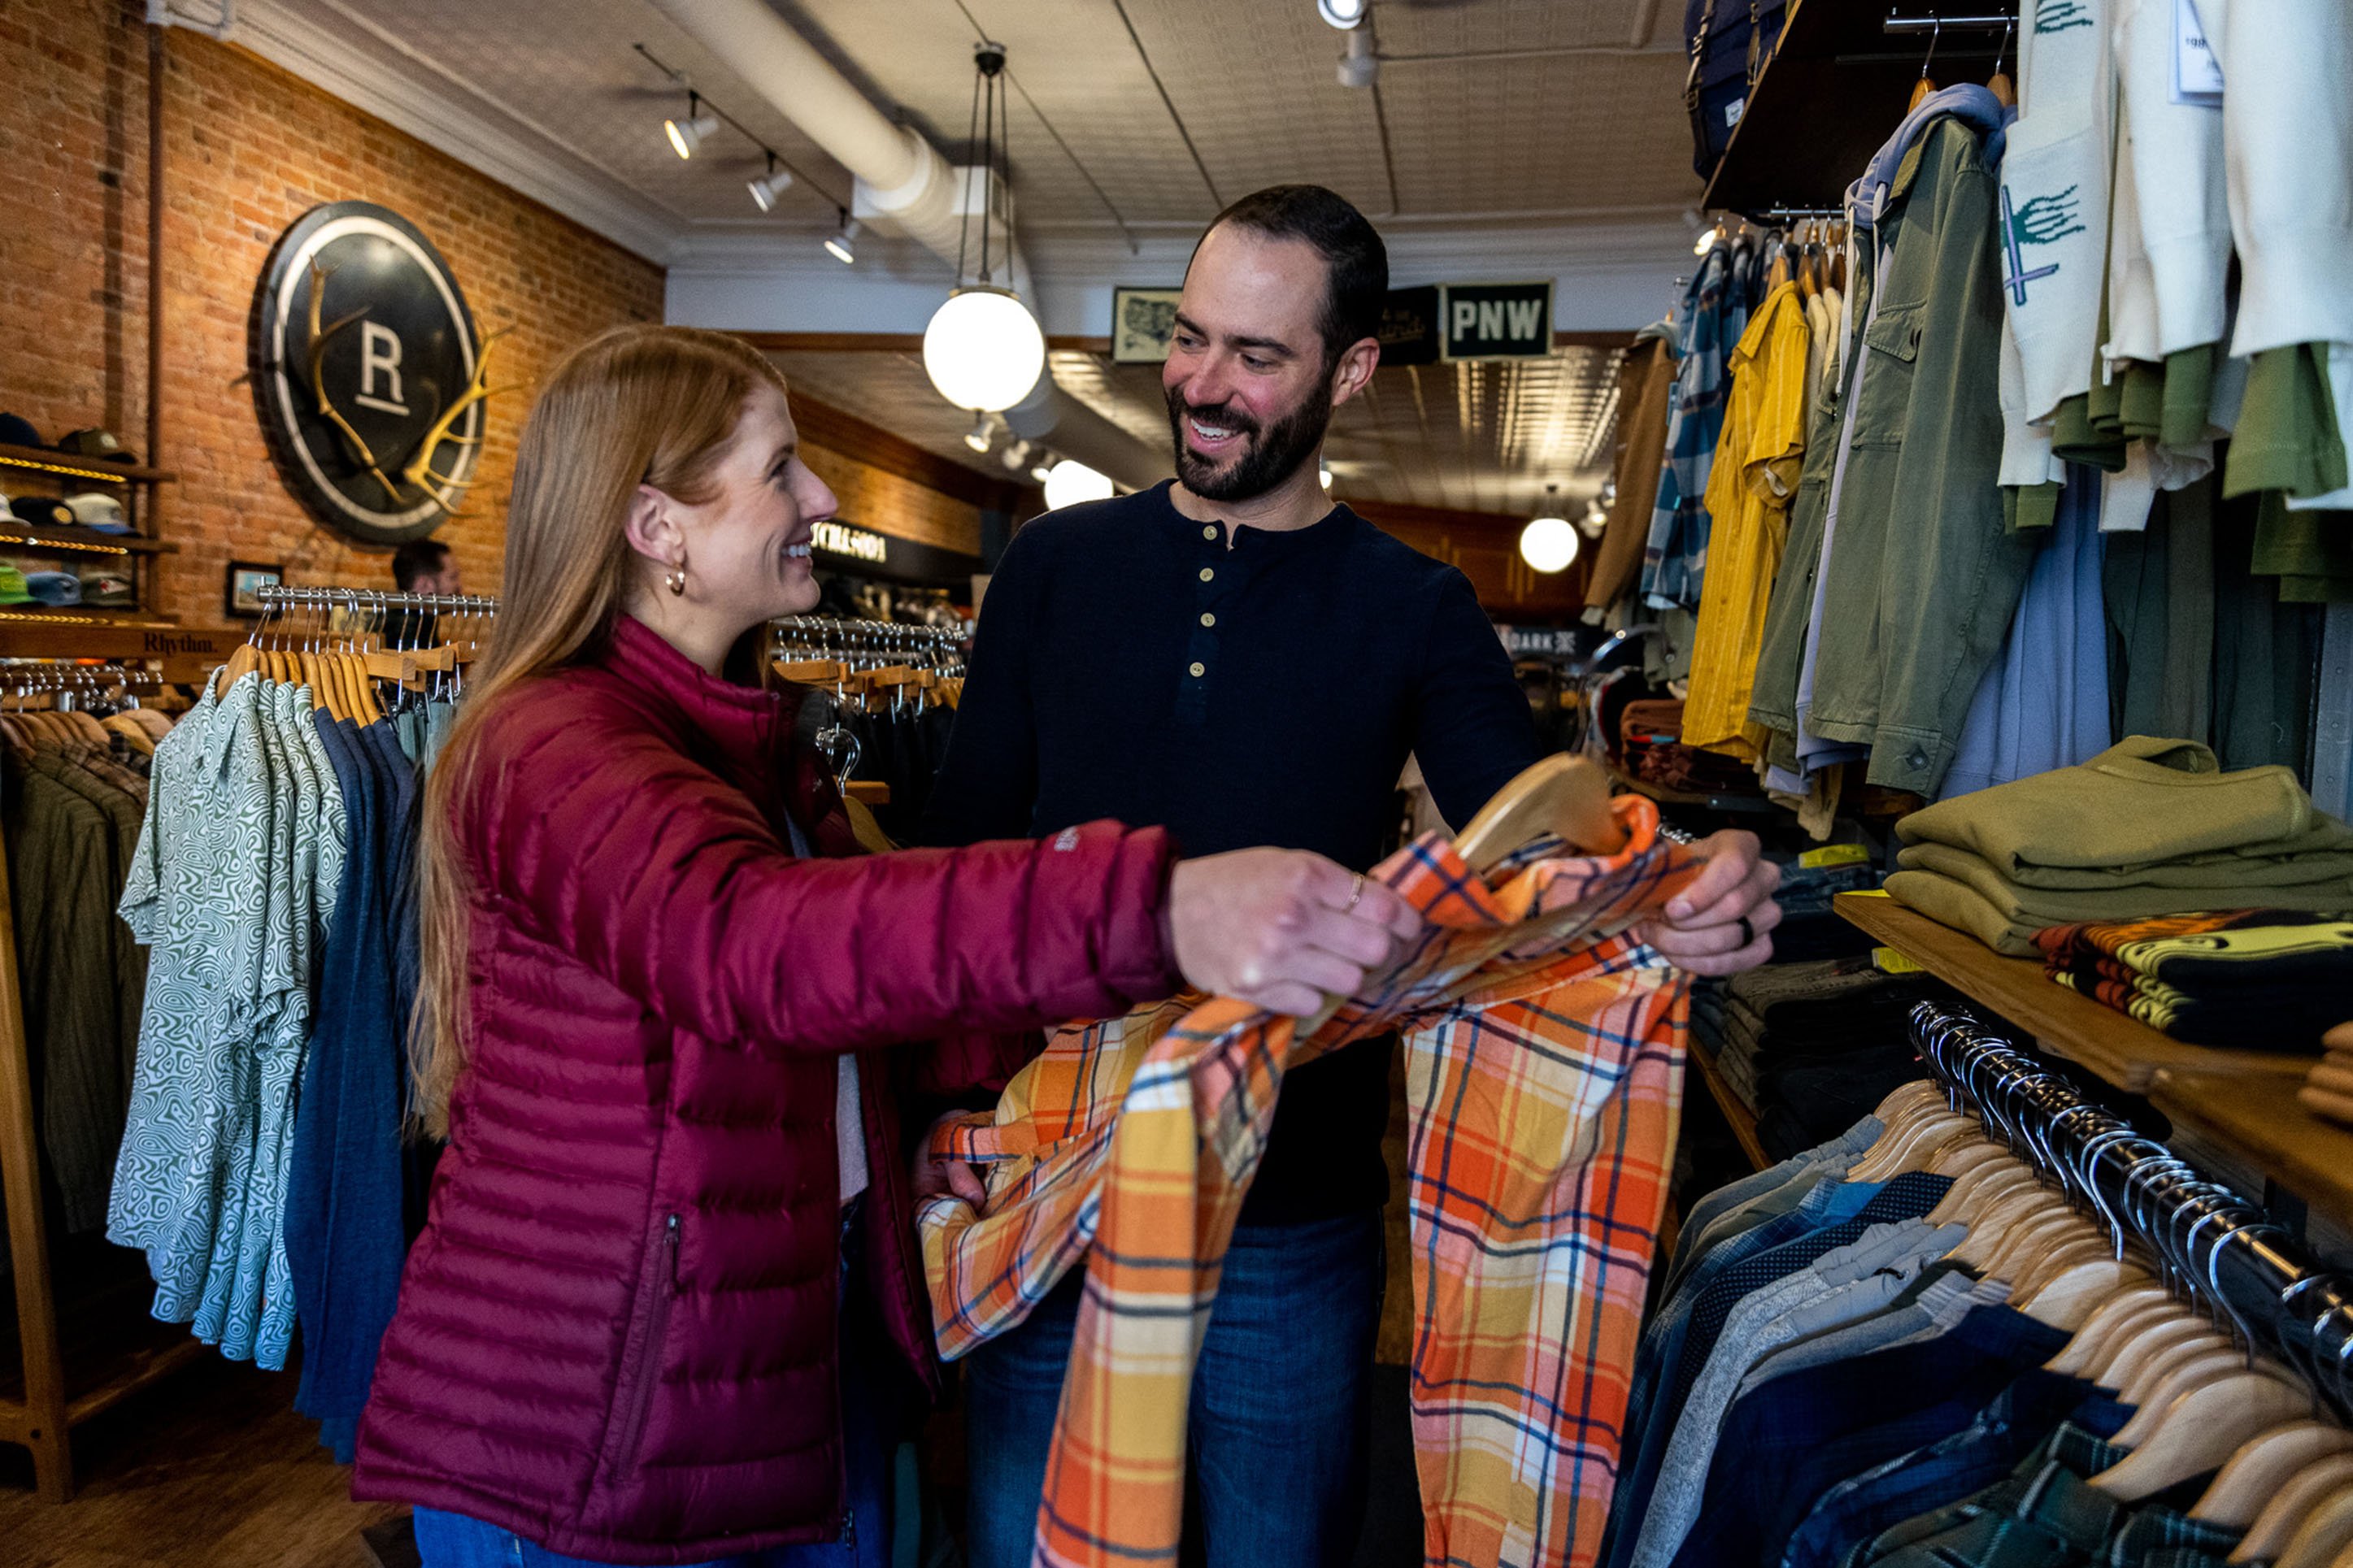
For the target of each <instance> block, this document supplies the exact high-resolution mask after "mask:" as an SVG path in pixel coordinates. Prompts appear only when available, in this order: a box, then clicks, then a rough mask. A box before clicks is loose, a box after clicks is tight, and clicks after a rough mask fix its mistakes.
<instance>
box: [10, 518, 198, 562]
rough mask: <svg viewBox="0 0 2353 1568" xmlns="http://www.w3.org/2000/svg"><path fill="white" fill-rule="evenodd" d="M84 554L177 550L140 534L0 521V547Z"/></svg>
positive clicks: (148, 552) (142, 553)
mask: <svg viewBox="0 0 2353 1568" xmlns="http://www.w3.org/2000/svg"><path fill="white" fill-rule="evenodd" d="M9 545H14V546H16V547H18V548H21V549H30V550H47V549H52V548H54V549H58V550H84V551H88V552H90V553H91V554H94V555H119V554H131V555H176V554H178V553H179V552H180V547H179V546H178V545H176V544H166V543H164V541H162V540H160V539H150V538H148V537H147V536H146V535H145V534H143V533H100V532H99V531H97V530H96V529H90V528H50V527H47V526H45V525H43V524H41V523H37V522H20V521H15V520H13V519H11V520H8V521H0V547H5V546H9Z"/></svg>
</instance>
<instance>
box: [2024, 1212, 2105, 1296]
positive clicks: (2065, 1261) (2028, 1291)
mask: <svg viewBox="0 0 2353 1568" xmlns="http://www.w3.org/2000/svg"><path fill="white" fill-rule="evenodd" d="M2113 1256H2114V1255H2113V1254H2111V1253H2110V1252H2109V1250H2108V1238H2107V1237H2105V1236H2102V1235H2101V1234H2100V1233H2099V1232H2098V1231H2096V1230H2094V1229H2093V1228H2092V1226H2089V1225H2087V1224H2084V1222H2083V1221H2082V1220H2081V1219H2078V1220H2077V1222H2076V1224H2075V1226H2074V1227H2073V1228H2072V1229H2070V1230H2069V1231H2067V1232H2065V1233H2064V1234H2063V1235H2060V1236H2056V1237H2052V1241H2051V1244H2050V1246H2049V1247H2048V1248H2047V1249H2046V1250H2044V1251H2043V1252H2042V1253H2041V1254H2040V1255H2039V1256H2037V1257H2033V1258H2027V1259H2026V1260H2025V1262H2024V1263H2023V1264H2022V1265H2021V1268H2020V1270H2019V1275H2018V1279H2016V1281H2014V1283H2015V1285H2016V1287H2017V1289H2018V1292H2019V1293H2020V1294H2021V1295H2022V1296H2025V1297H2026V1298H2028V1299H2029V1300H2031V1299H2033V1298H2034V1297H2035V1296H2037V1295H2039V1294H2041V1293H2042V1288H2043V1287H2044V1286H2045V1285H2048V1284H2050V1283H2051V1281H2052V1280H2053V1279H2058V1278H2059V1276H2061V1275H2062V1274H2064V1273H2065V1272H2066V1271H2067V1270H2068V1269H2070V1268H2073V1267H2075V1265H2077V1264H2079V1263H2099V1262H2103V1261H2105V1260H2107V1259H2109V1258H2112V1257H2113Z"/></svg>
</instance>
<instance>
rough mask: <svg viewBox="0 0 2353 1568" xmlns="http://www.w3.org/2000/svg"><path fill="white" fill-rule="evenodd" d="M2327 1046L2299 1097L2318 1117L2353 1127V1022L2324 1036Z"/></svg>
mask: <svg viewBox="0 0 2353 1568" xmlns="http://www.w3.org/2000/svg"><path fill="white" fill-rule="evenodd" d="M2320 1038H2321V1043H2322V1044H2323V1045H2324V1046H2326V1047H2327V1055H2325V1056H2323V1057H2322V1058H2320V1059H2319V1060H2318V1061H2317V1062H2315V1063H2314V1064H2313V1067H2312V1073H2311V1076H2309V1077H2308V1078H2306V1079H2305V1080H2304V1087H2303V1088H2302V1089H2298V1090H2296V1092H2295V1097H2296V1098H2297V1099H2298V1100H2302V1101H2304V1108H2305V1109H2306V1110H2309V1111H2311V1112H2312V1113H2313V1114H2314V1115H2315V1116H2325V1117H2327V1118H2328V1120H2329V1121H2335V1122H2340V1123H2342V1124H2343V1125H2345V1126H2347V1127H2353V1023H2345V1024H2339V1025H2337V1027H2335V1028H2333V1029H2331V1030H2329V1031H2328V1033H2327V1034H2326V1035H2323V1036H2322V1037H2320Z"/></svg>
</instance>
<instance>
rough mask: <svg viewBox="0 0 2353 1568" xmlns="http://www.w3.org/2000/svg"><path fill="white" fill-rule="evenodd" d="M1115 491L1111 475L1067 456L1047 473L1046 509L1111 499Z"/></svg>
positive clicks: (1060, 508)
mask: <svg viewBox="0 0 2353 1568" xmlns="http://www.w3.org/2000/svg"><path fill="white" fill-rule="evenodd" d="M1112 495H1113V486H1112V482H1111V476H1110V475H1108V474H1099V473H1097V472H1095V470H1094V469H1092V468H1088V467H1087V466H1086V465H1085V464H1084V463H1074V462H1072V461H1071V459H1070V458H1063V459H1062V460H1061V461H1060V462H1059V463H1057V464H1055V465H1054V467H1053V468H1052V469H1051V470H1050V471H1049V472H1048V473H1047V475H1046V510H1048V511H1060V510H1062V509H1063V508H1064V507H1066V506H1076V505H1078V504H1079V503H1080V502H1081V501H1088V500H1111V498H1112Z"/></svg>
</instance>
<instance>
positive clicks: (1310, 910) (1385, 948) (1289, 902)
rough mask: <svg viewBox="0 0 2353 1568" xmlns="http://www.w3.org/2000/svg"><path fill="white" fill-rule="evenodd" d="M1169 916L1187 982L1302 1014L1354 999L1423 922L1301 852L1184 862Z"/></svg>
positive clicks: (1374, 886)
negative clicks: (1332, 1000) (1333, 1000)
mask: <svg viewBox="0 0 2353 1568" xmlns="http://www.w3.org/2000/svg"><path fill="white" fill-rule="evenodd" d="M1167 920H1168V935H1169V942H1170V944H1171V947H1172V949H1173V951H1174V952H1175V954H1176V967H1177V969H1178V970H1179V971H1180V972H1182V973H1183V974H1184V976H1185V981H1186V984H1188V985H1191V986H1193V987H1195V988H1196V989H1198V990H1201V991H1206V992H1208V994H1210V995H1212V996H1231V997H1235V998H1237V999H1238V1000H1240V1001H1244V1002H1249V1003H1251V1004H1253V1005H1256V1006H1260V1007H1263V1008H1265V1009H1266V1010H1267V1011H1268V1012H1270V1013H1288V1014H1291V1015H1293V1016H1296V1017H1305V1016H1309V1015H1311V1014H1313V1013H1314V1012H1316V1011H1317V1010H1318V1009H1319V1008H1321V1007H1322V1006H1323V1005H1324V996H1325V995H1326V994H1330V995H1334V996H1353V995H1355V994H1356V991H1357V989H1358V988H1359V987H1361V986H1362V985H1363V984H1364V983H1365V974H1366V971H1368V970H1373V969H1377V968H1379V967H1380V966H1381V965H1382V964H1384V963H1388V960H1389V955H1390V954H1391V953H1392V952H1395V951H1396V949H1397V944H1398V942H1400V941H1402V940H1404V939H1406V938H1409V937H1411V936H1413V935H1414V934H1415V933H1417V932H1419V931H1420V930H1421V925H1422V921H1421V917H1420V916H1419V914H1416V913H1415V912H1414V910H1413V906H1411V905H1410V904H1409V903H1407V902H1406V901H1405V900H1403V899H1400V898H1398V896H1397V894H1395V893H1394V892H1391V891H1390V890H1389V889H1388V888H1386V887H1383V886H1382V885H1381V884H1380V883H1378V882H1375V881H1371V880H1368V879H1366V878H1363V877H1358V876H1355V875H1352V874H1351V873H1350V872H1348V871H1346V870H1344V869H1343V868H1340V867H1338V866H1336V865H1335V864H1333V863H1332V862H1331V861H1329V860H1326V859H1324V858H1323V857H1322V856H1320V855H1310V854H1308V853H1306V852H1305V851H1303V850H1296V849H1237V850H1234V851H1232V852H1231V853H1229V854H1225V855H1209V856H1205V857H1203V858H1200V859H1198V860H1180V861H1178V862H1177V865H1176V872H1175V874H1174V875H1173V876H1172V877H1171V878H1170V879H1169V882H1168V912H1167Z"/></svg>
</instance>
